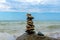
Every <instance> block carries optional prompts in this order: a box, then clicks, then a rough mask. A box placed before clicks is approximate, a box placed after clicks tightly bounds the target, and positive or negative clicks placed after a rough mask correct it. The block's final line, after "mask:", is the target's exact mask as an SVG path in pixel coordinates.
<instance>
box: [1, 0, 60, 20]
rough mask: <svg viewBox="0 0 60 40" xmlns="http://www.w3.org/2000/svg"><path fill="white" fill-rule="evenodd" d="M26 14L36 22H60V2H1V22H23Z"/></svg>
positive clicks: (54, 0) (22, 0)
mask: <svg viewBox="0 0 60 40" xmlns="http://www.w3.org/2000/svg"><path fill="white" fill-rule="evenodd" d="M19 12H20V13H19ZM21 12H25V13H24V14H22V13H21ZM33 12H34V13H35V14H34V13H33ZM26 13H32V15H33V16H34V17H35V16H36V18H35V20H60V0H0V20H23V19H24V18H25V17H26V16H25V15H26ZM23 15H24V16H23ZM21 17H23V18H21Z"/></svg>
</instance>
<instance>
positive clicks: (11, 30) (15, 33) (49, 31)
mask: <svg viewBox="0 0 60 40" xmlns="http://www.w3.org/2000/svg"><path fill="white" fill-rule="evenodd" d="M31 14H32V16H33V17H34V20H33V22H34V25H35V32H36V34H38V32H41V33H42V34H44V35H45V36H48V37H52V38H60V13H49V12H48V13H31ZM2 15H3V16H2ZM26 25H27V23H26V13H25V12H20V13H19V12H0V40H16V38H17V37H19V36H21V35H23V34H24V33H26V32H25V31H26Z"/></svg>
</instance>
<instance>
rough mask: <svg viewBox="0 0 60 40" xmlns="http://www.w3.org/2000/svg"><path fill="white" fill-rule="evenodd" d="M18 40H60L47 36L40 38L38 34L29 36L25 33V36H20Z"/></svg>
mask: <svg viewBox="0 0 60 40" xmlns="http://www.w3.org/2000/svg"><path fill="white" fill-rule="evenodd" d="M16 40H58V39H55V38H50V37H46V36H39V35H37V34H30V35H28V34H27V33H24V34H23V35H21V36H19V37H18V38H17V39H16Z"/></svg>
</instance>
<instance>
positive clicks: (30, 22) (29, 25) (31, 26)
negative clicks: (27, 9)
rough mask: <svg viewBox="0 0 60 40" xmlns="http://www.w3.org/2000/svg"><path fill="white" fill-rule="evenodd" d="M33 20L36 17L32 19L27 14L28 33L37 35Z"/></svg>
mask: <svg viewBox="0 0 60 40" xmlns="http://www.w3.org/2000/svg"><path fill="white" fill-rule="evenodd" d="M33 19H34V17H32V16H31V14H27V25H26V32H27V33H28V34H33V33H35V32H34V25H33Z"/></svg>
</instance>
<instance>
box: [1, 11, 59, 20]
mask: <svg viewBox="0 0 60 40" xmlns="http://www.w3.org/2000/svg"><path fill="white" fill-rule="evenodd" d="M26 14H27V12H0V20H26ZM31 14H32V16H33V17H34V18H35V19H34V20H39V21H42V20H43V21H46V20H54V21H56V20H57V21H58V20H60V13H56V12H55V13H54V12H42V13H41V12H31Z"/></svg>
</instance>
